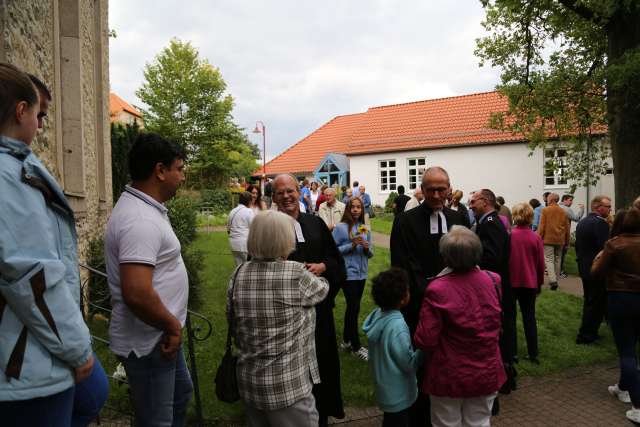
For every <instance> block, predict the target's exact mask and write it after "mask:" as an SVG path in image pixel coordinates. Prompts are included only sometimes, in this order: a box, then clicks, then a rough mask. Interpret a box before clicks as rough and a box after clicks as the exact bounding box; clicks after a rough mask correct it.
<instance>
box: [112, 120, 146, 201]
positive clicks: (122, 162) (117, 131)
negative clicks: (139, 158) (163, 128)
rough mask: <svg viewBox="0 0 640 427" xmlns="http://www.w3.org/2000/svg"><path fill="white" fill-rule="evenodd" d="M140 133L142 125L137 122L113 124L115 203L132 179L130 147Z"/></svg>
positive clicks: (113, 188) (113, 187) (113, 186)
mask: <svg viewBox="0 0 640 427" xmlns="http://www.w3.org/2000/svg"><path fill="white" fill-rule="evenodd" d="M139 133H140V127H139V126H138V123H137V122H135V123H134V124H133V125H125V126H123V125H122V124H120V123H112V124H111V187H112V190H113V203H114V204H115V203H116V202H117V201H118V198H119V197H120V194H121V193H122V192H123V191H124V186H125V185H127V184H128V183H129V181H130V179H129V162H128V156H129V149H130V148H131V145H133V141H134V140H135V139H136V137H137V136H138V134H139Z"/></svg>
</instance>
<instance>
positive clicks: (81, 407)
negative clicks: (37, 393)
mask: <svg viewBox="0 0 640 427" xmlns="http://www.w3.org/2000/svg"><path fill="white" fill-rule="evenodd" d="M93 357H94V364H93V370H92V371H91V375H89V377H87V378H86V379H85V380H84V381H82V382H81V383H79V384H76V385H75V387H70V388H68V389H67V390H65V391H63V392H60V393H56V394H53V395H51V396H45V397H39V398H36V399H29V400H19V401H8V402H0V414H1V415H0V424H1V425H2V426H3V427H4V426H7V427H12V426H43V427H69V426H72V427H86V426H87V425H89V423H90V422H91V421H93V420H94V419H95V418H96V417H97V416H98V414H99V413H100V410H101V409H102V406H103V405H104V402H105V401H106V400H107V395H108V394H109V381H108V379H107V376H106V375H105V373H104V369H103V368H102V365H101V364H100V361H99V360H98V357H97V356H96V355H95V354H94V355H93Z"/></svg>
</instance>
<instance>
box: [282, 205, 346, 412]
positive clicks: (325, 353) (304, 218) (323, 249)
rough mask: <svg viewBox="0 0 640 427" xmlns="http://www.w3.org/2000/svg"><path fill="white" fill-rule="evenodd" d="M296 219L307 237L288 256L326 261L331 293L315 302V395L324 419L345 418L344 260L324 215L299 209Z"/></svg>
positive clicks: (310, 260)
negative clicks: (340, 311) (339, 307)
mask: <svg viewBox="0 0 640 427" xmlns="http://www.w3.org/2000/svg"><path fill="white" fill-rule="evenodd" d="M297 220H298V222H299V223H300V227H301V229H302V235H303V236H304V240H305V241H304V242H299V241H298V242H296V250H295V251H294V252H293V253H292V254H291V255H289V260H292V261H298V262H302V263H321V262H322V263H324V265H325V266H326V271H325V272H324V273H323V274H322V277H324V278H325V279H327V281H328V282H329V294H328V295H327V297H326V298H325V300H324V301H322V302H321V303H320V304H318V305H317V306H316V332H315V338H316V355H317V358H318V368H319V370H320V381H321V383H320V384H315V385H314V386H313V396H314V398H315V400H316V407H317V409H318V414H319V415H320V419H321V421H324V420H326V417H327V416H332V417H335V418H344V407H343V404H342V391H341V388H340V358H339V356H338V344H337V341H336V327H335V323H334V320H333V307H334V305H335V298H336V295H337V294H338V292H339V291H340V286H341V284H342V282H343V281H344V280H346V270H345V266H344V260H343V259H342V255H340V252H339V251H338V248H337V247H336V243H335V241H334V240H333V236H332V235H331V232H330V231H329V229H328V228H327V225H326V224H325V223H324V221H322V219H320V218H319V217H317V216H313V215H309V214H306V213H300V214H299V215H298V219H297ZM323 418H324V420H323Z"/></svg>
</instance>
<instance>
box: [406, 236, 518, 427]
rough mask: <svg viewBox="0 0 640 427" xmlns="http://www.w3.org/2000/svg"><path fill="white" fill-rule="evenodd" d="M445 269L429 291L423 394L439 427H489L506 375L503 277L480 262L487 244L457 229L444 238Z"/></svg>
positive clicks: (422, 328) (422, 324)
mask: <svg viewBox="0 0 640 427" xmlns="http://www.w3.org/2000/svg"><path fill="white" fill-rule="evenodd" d="M440 254H441V255H442V258H443V260H444V262H445V265H446V266H447V268H445V269H444V270H443V271H442V272H441V273H440V274H439V275H438V276H437V277H436V278H435V279H434V280H433V281H432V282H431V283H429V286H427V289H426V291H425V295H424V300H423V303H422V309H421V310H420V320H419V323H418V328H417V329H416V332H415V334H414V340H415V343H416V346H417V347H418V348H420V349H422V350H423V351H424V352H425V353H427V354H428V356H427V357H425V359H426V360H429V362H428V363H427V365H426V370H425V376H424V381H423V383H422V392H423V393H424V394H427V395H429V396H430V398H431V423H432V425H433V426H462V425H464V426H488V425H490V422H489V421H490V418H491V406H492V404H493V401H494V400H495V398H496V395H497V392H498V390H499V389H500V387H501V386H502V384H504V382H505V380H506V375H505V371H504V367H503V364H502V358H501V356H500V348H499V345H498V341H499V337H500V324H501V316H500V313H501V308H500V276H499V275H498V274H496V273H492V272H489V271H484V270H481V269H480V268H478V266H477V264H478V263H479V262H480V259H481V257H482V243H481V242H480V239H479V238H478V236H477V235H476V234H475V233H473V232H472V231H470V230H469V229H467V228H465V227H461V226H453V227H452V228H451V230H450V232H449V233H447V234H445V235H444V236H443V237H442V238H441V239H440Z"/></svg>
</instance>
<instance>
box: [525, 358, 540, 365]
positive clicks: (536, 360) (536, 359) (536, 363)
mask: <svg viewBox="0 0 640 427" xmlns="http://www.w3.org/2000/svg"><path fill="white" fill-rule="evenodd" d="M525 360H528V361H529V362H530V363H533V364H534V365H539V364H540V361H539V360H538V356H527V357H525Z"/></svg>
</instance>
